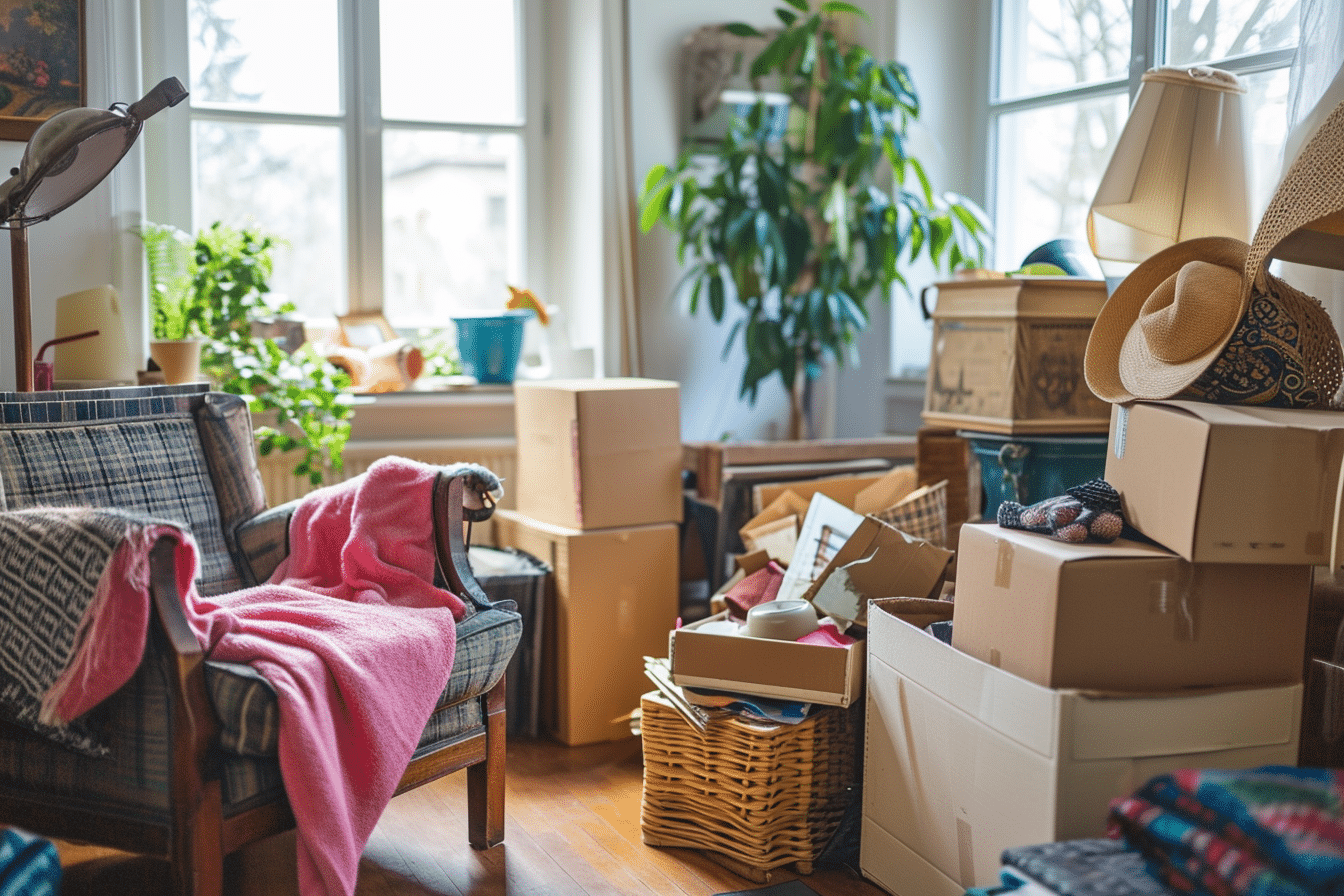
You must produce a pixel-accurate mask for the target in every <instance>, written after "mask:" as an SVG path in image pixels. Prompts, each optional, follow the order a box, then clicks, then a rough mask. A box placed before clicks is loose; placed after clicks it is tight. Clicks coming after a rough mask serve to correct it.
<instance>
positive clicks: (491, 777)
mask: <svg viewBox="0 0 1344 896" xmlns="http://www.w3.org/2000/svg"><path fill="white" fill-rule="evenodd" d="M504 690H505V688H504V679H503V678H502V677H501V678H500V680H499V682H498V683H497V684H496V685H495V686H494V687H493V688H491V689H490V691H489V693H487V694H486V695H485V698H484V699H485V760H484V761H483V762H478V763H476V764H475V765H473V766H471V767H470V768H468V769H467V837H468V839H469V840H470V841H471V845H472V847H473V848H474V849H489V848H490V847H492V846H498V845H499V844H500V843H503V842H504V764H505V756H506V751H505V746H506V744H505V727H506V725H505V722H506V716H505V709H504Z"/></svg>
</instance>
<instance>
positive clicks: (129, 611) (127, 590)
mask: <svg viewBox="0 0 1344 896" xmlns="http://www.w3.org/2000/svg"><path fill="white" fill-rule="evenodd" d="M162 535H167V536H170V537H172V538H174V539H176V541H177V552H176V557H177V561H178V562H177V587H178V590H179V592H180V593H182V594H186V593H187V590H188V589H189V588H190V587H191V579H192V576H194V575H195V573H196V550H195V545H194V544H192V543H191V542H190V537H189V536H184V535H183V533H182V531H181V530H180V529H177V528H175V527H172V526H161V525H152V526H128V527H127V531H126V538H125V539H124V540H123V541H122V542H121V544H120V545H118V546H117V550H116V552H115V553H113V555H112V559H111V560H110V561H109V562H108V564H107V569H106V570H104V571H103V575H102V577H101V578H100V579H99V580H98V591H97V593H96V594H95V595H94V597H93V601H92V602H91V603H90V604H89V607H88V610H86V611H85V613H84V619H83V620H81V622H80V630H79V632H78V633H77V634H76V636H75V639H76V642H75V643H76V647H75V655H74V658H73V659H71V661H70V665H69V666H67V667H66V668H65V671H64V672H62V673H61V676H60V678H58V679H56V682H55V684H53V685H52V686H51V689H50V690H48V691H47V693H46V694H45V695H44V696H43V700H42V711H41V714H40V716H39V718H40V720H42V721H47V722H61V723H68V722H69V721H71V720H72V719H75V718H78V717H79V716H81V715H83V714H84V713H86V712H88V711H89V710H90V709H93V707H95V706H97V705H98V704H99V703H101V702H103V701H104V700H106V699H107V698H108V697H110V696H112V694H113V693H114V692H115V691H116V690H117V689H118V688H120V687H121V686H122V685H124V684H125V683H126V682H127V681H129V680H130V678H131V676H132V675H133V674H135V670H136V667H137V666H139V665H140V659H141V657H143V656H144V652H145V639H146V637H147V636H148V634H149V550H150V548H152V547H153V546H154V542H155V541H157V540H158V538H159V537H160V536H162ZM184 539H186V540H185V541H184Z"/></svg>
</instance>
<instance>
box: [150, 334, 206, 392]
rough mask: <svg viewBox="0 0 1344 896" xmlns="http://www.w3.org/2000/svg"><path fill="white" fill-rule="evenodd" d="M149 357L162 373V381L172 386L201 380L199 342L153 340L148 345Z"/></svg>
mask: <svg viewBox="0 0 1344 896" xmlns="http://www.w3.org/2000/svg"><path fill="white" fill-rule="evenodd" d="M149 356H150V357H151V358H153V359H154V363H155V364H157V365H159V369H160V370H162V371H163V381H164V382H165V383H167V384H168V385H170V386H172V385H175V384H177V383H194V382H197V381H198V380H200V378H201V340H199V339H155V340H153V341H152V342H150V343H149Z"/></svg>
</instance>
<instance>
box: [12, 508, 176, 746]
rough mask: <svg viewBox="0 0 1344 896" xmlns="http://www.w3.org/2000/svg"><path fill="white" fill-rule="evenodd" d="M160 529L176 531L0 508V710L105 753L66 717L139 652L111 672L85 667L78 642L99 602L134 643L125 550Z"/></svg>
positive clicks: (136, 622) (132, 663) (143, 544)
mask: <svg viewBox="0 0 1344 896" xmlns="http://www.w3.org/2000/svg"><path fill="white" fill-rule="evenodd" d="M165 530H169V531H172V532H174V533H176V532H177V530H176V529H174V528H172V527H171V526H170V525H169V524H165V523H160V522H157V521H153V520H146V519H141V518H138V517H134V516H130V515H127V514H124V513H120V512H118V511H114V510H98V509H93V508H34V509H29V510H14V511H8V512H4V513H0V718H4V719H5V720H7V721H9V722H12V723H14V724H16V725H19V726H21V727H23V728H26V729H28V730H30V731H34V732H36V733H38V734H42V735H44V736H46V737H50V738H51V739H53V740H55V741H57V742H59V743H62V744H65V745H66V746H68V747H71V748H72V749H75V750H78V751H79V752H82V753H86V754H89V755H93V756H98V755H103V754H104V753H106V748H105V747H103V746H102V745H100V744H99V743H98V741H97V739H96V737H95V736H94V735H93V733H92V732H91V731H90V730H89V729H88V728H87V727H86V726H84V725H83V724H81V723H79V722H77V721H72V719H74V718H75V717H76V716H77V715H79V714H80V712H82V711H83V710H84V709H87V708H88V707H89V706H92V705H94V704H96V703H97V702H99V701H100V700H102V699H103V698H105V697H106V696H108V695H109V694H111V693H112V692H113V691H115V690H116V689H117V688H119V687H121V685H123V684H125V683H126V680H127V679H128V678H129V677H130V673H132V672H134V670H135V667H136V665H138V663H139V656H138V655H137V656H135V657H129V658H127V659H128V662H126V663H125V664H124V668H122V669H120V670H118V672H117V678H116V679H115V680H114V679H111V678H104V677H102V676H98V675H91V674H90V672H91V671H98V670H91V669H90V667H89V664H90V663H91V662H96V659H95V658H92V657H91V656H90V651H88V650H86V649H84V648H85V647H86V646H87V645H88V644H90V643H91V642H92V641H96V640H97V636H98V633H96V632H91V628H92V627H93V626H95V625H97V624H98V623H97V622H96V620H98V619H100V618H101V617H103V616H104V615H108V614H103V613H101V612H100V610H101V609H102V608H103V607H105V606H108V605H109V604H112V605H114V606H116V607H117V612H116V613H115V614H112V615H115V624H116V625H117V626H118V627H122V626H126V627H129V628H131V629H139V630H140V632H141V637H140V642H139V643H140V644H141V645H142V646H143V644H144V637H143V632H144V628H145V626H146V624H147V619H148V604H147V602H146V601H144V600H143V599H139V600H136V599H135V592H136V591H138V590H140V589H139V588H137V585H136V583H135V582H133V581H129V579H132V578H134V577H135V576H136V575H137V572H136V568H135V567H136V564H135V563H134V562H133V561H134V558H135V557H141V558H143V557H144V556H145V555H147V545H148V544H149V543H151V542H152V540H153V538H154V537H156V536H157V534H159V533H160V532H163V531H165ZM141 573H142V574H144V575H147V573H144V571H143V570H141ZM128 595H129V597H130V598H131V599H130V600H123V597H126V596H128ZM137 608H138V609H137ZM77 679H78V680H79V686H78V687H76V688H75V689H73V690H72V689H71V687H70V685H71V683H72V681H74V680H77ZM94 679H98V680H97V681H96V685H95V682H94ZM89 686H94V687H95V688H96V692H94V690H93V689H91V688H90V687H89ZM75 691H78V694H77V695H76V694H75ZM72 700H73V701H78V703H79V705H73V703H72Z"/></svg>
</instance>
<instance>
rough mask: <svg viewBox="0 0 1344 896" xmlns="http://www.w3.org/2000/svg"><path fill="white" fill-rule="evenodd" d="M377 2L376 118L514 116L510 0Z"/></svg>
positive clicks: (514, 28)
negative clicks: (379, 113)
mask: <svg viewBox="0 0 1344 896" xmlns="http://www.w3.org/2000/svg"><path fill="white" fill-rule="evenodd" d="M378 9H379V22H378V28H379V32H380V34H381V35H382V52H381V54H380V57H381V66H382V85H383V89H382V100H383V117H384V118H386V119H390V120H393V121H438V122H448V123H466V122H479V123H483V124H516V123H519V122H520V121H521V119H522V111H521V108H520V105H519V97H518V94H519V91H518V64H517V61H516V60H517V58H518V17H517V12H516V9H515V2H514V0H437V2H426V0H382V3H381V4H380V5H379V7H378ZM467 23H470V27H471V36H470V38H469V39H464V35H463V28H464V26H465V25H466V24H467ZM454 34H455V35H457V36H458V37H459V39H456V40H445V38H446V37H447V36H449V35H454Z"/></svg>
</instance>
